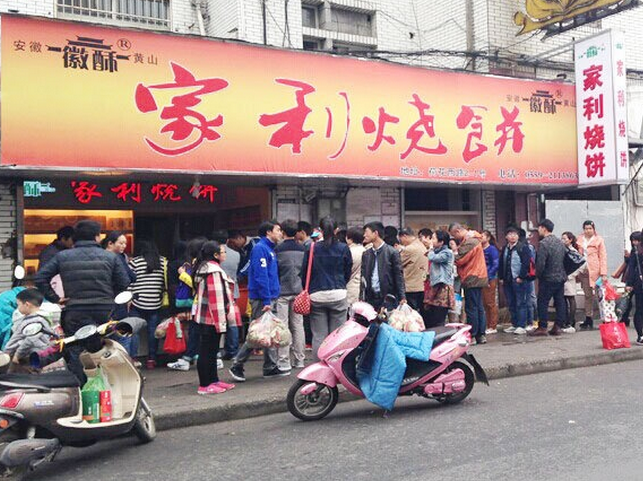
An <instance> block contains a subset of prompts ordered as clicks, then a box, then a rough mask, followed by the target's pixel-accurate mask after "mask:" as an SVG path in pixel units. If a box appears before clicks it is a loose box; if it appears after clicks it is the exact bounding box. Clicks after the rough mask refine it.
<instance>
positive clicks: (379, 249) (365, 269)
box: [359, 222, 406, 310]
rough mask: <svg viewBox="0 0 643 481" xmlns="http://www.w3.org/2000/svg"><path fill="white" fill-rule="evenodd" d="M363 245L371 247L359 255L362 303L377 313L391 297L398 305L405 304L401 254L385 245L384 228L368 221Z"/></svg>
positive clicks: (377, 223)
mask: <svg viewBox="0 0 643 481" xmlns="http://www.w3.org/2000/svg"><path fill="white" fill-rule="evenodd" d="M364 243H365V244H372V247H371V248H370V249H368V250H367V251H366V252H364V255H363V256H362V282H361V286H360V291H359V298H360V300H361V301H366V302H368V303H369V304H371V305H372V306H373V307H374V308H375V309H376V310H379V309H380V308H381V307H382V306H383V305H384V301H385V299H386V296H387V295H389V294H392V295H394V296H395V297H396V299H397V301H398V302H399V303H400V304H404V303H406V294H405V292H406V288H405V286H404V273H403V272H402V260H401V258H400V253H399V252H398V251H397V250H395V248H393V247H391V246H390V245H388V244H386V243H385V242H384V225H383V224H382V223H381V222H370V223H368V224H366V225H365V226H364Z"/></svg>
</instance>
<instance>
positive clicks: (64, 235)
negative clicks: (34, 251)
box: [38, 225, 74, 269]
mask: <svg viewBox="0 0 643 481" xmlns="http://www.w3.org/2000/svg"><path fill="white" fill-rule="evenodd" d="M73 238H74V228H73V227H71V226H68V225H67V226H65V227H61V228H60V229H58V232H56V240H55V241H53V242H52V243H51V244H49V245H48V246H47V247H45V248H44V249H43V250H42V252H41V253H40V255H39V256H38V269H42V268H43V266H44V265H45V264H46V263H47V262H49V261H50V260H51V259H52V258H53V257H54V256H55V255H56V254H58V253H59V252H62V251H64V250H67V249H71V248H72V247H73V246H74V240H73Z"/></svg>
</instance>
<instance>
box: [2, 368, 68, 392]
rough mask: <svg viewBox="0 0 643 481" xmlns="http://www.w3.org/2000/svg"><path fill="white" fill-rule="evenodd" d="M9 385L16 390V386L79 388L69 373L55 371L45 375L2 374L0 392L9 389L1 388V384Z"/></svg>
mask: <svg viewBox="0 0 643 481" xmlns="http://www.w3.org/2000/svg"><path fill="white" fill-rule="evenodd" d="M3 382H6V383H11V384H13V385H14V387H11V389H16V386H19V385H23V386H25V387H27V386H31V387H34V386H42V387H47V388H61V387H80V382H78V379H77V378H76V376H74V374H73V373H72V372H71V371H56V372H51V373H45V374H3V375H2V376H0V390H4V389H9V387H7V386H3V385H2V383H3Z"/></svg>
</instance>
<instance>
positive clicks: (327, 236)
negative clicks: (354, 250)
mask: <svg viewBox="0 0 643 481" xmlns="http://www.w3.org/2000/svg"><path fill="white" fill-rule="evenodd" d="M319 226H320V228H321V230H322V234H323V240H321V241H319V242H317V243H316V244H315V246H314V248H313V249H311V250H309V251H306V253H305V254H304V261H303V264H302V269H301V271H302V272H301V277H302V279H306V286H307V287H308V289H307V290H306V289H304V293H305V292H308V293H309V294H310V328H311V330H312V332H313V357H314V359H315V361H318V360H319V359H318V357H317V351H318V350H319V346H320V345H321V343H322V341H323V340H324V339H325V338H326V336H328V334H330V333H331V332H333V331H334V330H335V329H337V328H338V327H339V326H341V325H342V323H344V322H345V321H346V313H347V311H348V303H347V301H346V297H347V290H346V284H347V283H348V281H349V280H350V278H351V269H352V267H353V259H352V256H351V252H350V250H349V249H348V246H347V245H346V244H342V243H341V242H339V241H337V239H336V238H335V228H336V224H335V221H334V220H333V219H332V218H330V217H325V218H323V219H322V220H321V221H320V222H319ZM311 256H312V261H311V264H312V265H311V266H310V267H309V259H310V257H311ZM309 271H310V276H308V272H309ZM307 277H309V279H308V278H307ZM304 293H302V294H304ZM304 295H305V294H304Z"/></svg>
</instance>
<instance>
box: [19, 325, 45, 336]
mask: <svg viewBox="0 0 643 481" xmlns="http://www.w3.org/2000/svg"><path fill="white" fill-rule="evenodd" d="M40 331H42V324H40V323H39V322H34V323H32V324H27V325H26V326H25V327H24V328H23V329H22V331H21V333H22V335H23V336H35V335H36V334H39V333H40Z"/></svg>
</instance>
